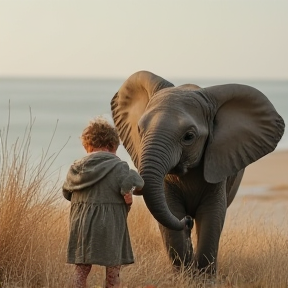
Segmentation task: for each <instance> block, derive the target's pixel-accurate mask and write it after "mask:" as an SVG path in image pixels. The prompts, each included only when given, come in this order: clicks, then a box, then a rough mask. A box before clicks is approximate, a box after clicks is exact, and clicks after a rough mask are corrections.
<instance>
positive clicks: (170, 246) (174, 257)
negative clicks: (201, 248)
mask: <svg viewBox="0 0 288 288" xmlns="http://www.w3.org/2000/svg"><path fill="white" fill-rule="evenodd" d="M184 216H185V214H184ZM184 216H183V217H184ZM183 217H182V218H183ZM180 219H181V218H180ZM159 228H160V231H161V235H162V239H163V242H164V245H165V248H166V250H167V253H168V255H169V258H170V260H171V261H172V264H173V265H174V267H176V268H177V269H180V268H181V267H183V266H184V267H190V266H191V264H192V262H193V247H192V242H191V236H190V235H191V230H190V231H188V230H186V231H184V230H182V231H175V230H170V229H168V228H166V227H164V226H163V225H161V224H159Z"/></svg>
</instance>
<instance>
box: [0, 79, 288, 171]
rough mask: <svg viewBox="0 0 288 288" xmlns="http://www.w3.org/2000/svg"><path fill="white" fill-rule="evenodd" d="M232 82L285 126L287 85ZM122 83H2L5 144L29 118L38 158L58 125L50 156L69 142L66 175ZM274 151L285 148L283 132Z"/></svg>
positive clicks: (63, 157) (62, 160)
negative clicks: (263, 99) (87, 130)
mask: <svg viewBox="0 0 288 288" xmlns="http://www.w3.org/2000/svg"><path fill="white" fill-rule="evenodd" d="M169 80H170V81H171V82H173V83H174V84H175V85H181V84H185V83H189V82H190V83H191V81H187V80H185V79H183V80H179V79H178V80H174V81H173V79H169ZM235 82H237V83H241V84H248V85H251V86H253V87H255V88H257V89H259V90H260V91H262V92H263V93H264V94H265V95H266V96H267V97H268V98H269V99H270V100H271V102H272V103H273V104H274V106H275V107H276V109H277V110H278V112H279V114H280V115H281V116H282V117H283V118H284V120H285V123H286V125H288V124H287V123H288V81H278V82H277V81H273V82H272V81H266V82H253V81H242V82H241V81H235ZM122 83H123V80H122V79H119V80H111V79H109V80H108V79H58V80H55V79H54V80H52V79H0V129H1V131H2V133H3V131H5V130H6V127H7V122H8V115H9V110H10V128H9V142H10V144H12V143H13V142H14V141H15V139H16V138H17V137H20V138H21V137H23V134H24V131H25V128H26V127H27V125H28V123H29V120H30V115H32V119H33V120H35V122H34V125H33V129H32V142H31V145H30V147H31V155H32V156H33V157H35V158H37V157H40V155H41V151H42V150H43V149H44V150H46V149H47V147H48V144H49V142H50V139H51V137H52V135H53V131H54V129H55V127H56V123H57V121H58V124H57V129H56V133H55V136H54V139H53V141H52V145H51V147H50V154H53V153H57V152H58V151H59V150H60V149H61V147H62V146H63V145H64V144H65V143H66V142H67V140H68V139H69V141H68V143H67V144H66V146H65V147H64V149H63V150H62V151H61V153H60V155H59V156H58V157H57V159H56V161H55V163H54V164H53V166H54V167H55V169H58V168H59V167H63V169H62V170H63V171H65V173H66V169H67V168H68V166H69V165H70V164H71V163H72V162H73V161H74V160H75V159H77V158H79V157H82V156H83V155H84V150H83V148H82V146H81V142H80V140H79V136H80V135H81V132H82V130H83V128H84V127H85V126H86V125H87V124H88V122H89V120H91V119H92V118H93V117H95V116H97V115H100V114H102V115H103V114H104V115H107V117H109V115H110V100H111V98H112V97H113V96H114V94H115V93H116V92H117V90H118V89H119V87H120V86H121V85H122ZM194 83H195V84H198V85H199V86H202V87H207V86H210V85H216V84H226V83H228V82H219V81H216V80H207V81H203V80H201V81H194ZM9 101H10V109H9ZM30 111H31V113H30ZM277 149H288V133H287V131H286V132H285V134H284V137H283V138H282V140H281V142H280V143H279V145H278V147H277ZM118 155H119V156H120V157H121V158H122V159H124V160H127V161H130V160H129V159H130V157H129V155H128V154H127V152H126V151H125V150H124V148H123V147H120V148H119V150H118ZM33 157H32V158H33Z"/></svg>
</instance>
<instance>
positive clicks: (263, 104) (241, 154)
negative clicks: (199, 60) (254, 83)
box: [111, 71, 285, 273]
mask: <svg viewBox="0 0 288 288" xmlns="http://www.w3.org/2000/svg"><path fill="white" fill-rule="evenodd" d="M111 109H112V115H113V119H114V122H115V125H116V127H117V129H118V132H119V134H120V138H121V140H122V141H123V144H124V146H125V148H126V149H127V151H128V153H129V154H130V156H131V158H132V160H133V162H134V164H135V166H136V167H137V169H138V171H139V173H140V175H141V176H142V178H143V180H144V182H145V185H144V187H143V189H142V190H141V191H140V193H141V194H142V195H143V198H144V200H145V203H146V205H147V207H148V209H149V210H150V212H151V213H152V215H153V216H154V217H155V219H156V220H157V221H158V222H159V224H160V230H161V233H162V236H163V240H164V243H165V246H166V248H167V251H168V253H169V256H170V257H171V260H172V261H173V263H174V265H176V266H179V265H182V264H183V265H185V266H189V267H190V266H191V265H192V264H195V265H196V266H197V267H198V269H200V270H202V269H203V270H206V271H209V272H210V273H211V272H212V273H213V272H215V271H216V262H217V252H218V245H219V238H220V234H221V231H222V227H223V224H224V220H225V214H226V210H227V207H228V206H229V205H230V204H231V202H232V200H233V199H234V197H235V195H236V193H237V190H238V187H239V185H240V182H241V179H242V176H243V173H244V169H245V167H246V166H247V165H249V164H251V163H252V162H254V161H256V160H258V159H259V158H261V157H263V156H264V155H266V154H268V153H270V152H272V151H273V150H274V149H275V147H276V146H277V144H278V142H279V141H280V139H281V137H282V135H283V133H284V126H285V125H284V121H283V119H282V118H281V116H280V115H279V114H278V113H277V111H276V110H275V108H274V107H273V105H272V104H271V102H270V101H269V100H268V99H267V97H266V96H265V95H263V94H262V93H261V92H260V91H258V90H257V89H255V88H253V87H249V86H246V85H240V84H227V85H218V86H212V87H207V88H200V87H198V86H196V85H193V84H186V85H182V86H178V87H175V86H174V85H173V84H172V83H170V82H168V81H167V80H165V79H163V78H161V77H159V76H157V75H155V74H153V73H150V72H147V71H140V72H137V73H135V74H133V75H132V76H130V77H129V78H128V79H127V80H126V81H125V82H124V84H123V85H122V86H121V87H120V89H119V91H118V92H117V93H116V95H115V96H114V97H113V99H112V101H111ZM140 193H138V194H140ZM186 215H190V216H191V217H192V218H193V221H194V222H195V224H196V232H197V240H198V243H197V250H196V251H195V252H194V251H193V248H192V244H191V241H189V243H188V244H187V239H190V238H189V237H190V233H191V229H189V227H188V229H187V226H189V225H187V221H183V219H185V216H186ZM186 219H187V217H186ZM185 223H186V225H185ZM184 227H186V229H183V228H184ZM190 228H192V225H190ZM207 267H209V269H207Z"/></svg>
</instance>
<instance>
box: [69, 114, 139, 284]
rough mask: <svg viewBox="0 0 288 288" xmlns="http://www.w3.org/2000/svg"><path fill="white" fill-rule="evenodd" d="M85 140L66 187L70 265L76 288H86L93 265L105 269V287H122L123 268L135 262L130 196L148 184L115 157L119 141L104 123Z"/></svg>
mask: <svg viewBox="0 0 288 288" xmlns="http://www.w3.org/2000/svg"><path fill="white" fill-rule="evenodd" d="M81 140H82V144H83V146H84V148H85V150H86V151H87V153H88V155H87V156H85V157H83V158H82V159H80V160H77V161H75V162H74V163H73V164H72V165H71V167H70V169H69V171H68V174H67V177H66V181H65V182H64V185H63V195H64V197H65V198H66V199H67V200H69V201H71V210H70V237H69V242H68V251H67V262H68V263H71V264H76V269H75V274H74V278H73V287H74V288H80V287H81V288H82V287H83V288H84V287H85V286H86V279H87V276H88V274H89V272H90V270H91V267H92V264H98V265H103V266H106V279H105V282H106V284H105V285H106V286H105V287H106V288H110V287H113V288H115V287H120V286H119V285H120V278H119V273H120V268H121V265H123V264H131V263H133V262H134V259H133V252H132V247H131V243H130V238H129V232H128V228H127V222H126V220H127V215H128V211H129V209H130V206H131V204H132V192H130V191H131V190H133V189H137V190H140V189H142V187H143V186H144V181H143V179H142V178H141V177H140V176H139V174H138V173H136V172H135V171H133V170H130V169H129V166H128V164H127V163H126V162H124V161H121V160H120V159H119V158H118V157H117V156H116V155H115V153H116V150H117V148H118V146H119V137H118V134H117V132H116V129H115V128H114V127H112V126H111V125H110V124H109V123H108V122H107V121H106V120H105V119H104V118H101V117H98V118H96V119H95V120H94V121H91V122H90V124H89V126H88V127H87V128H85V129H84V130H83V133H82V136H81ZM132 188H133V189H132ZM123 196H124V197H123Z"/></svg>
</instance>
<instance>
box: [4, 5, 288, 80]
mask: <svg viewBox="0 0 288 288" xmlns="http://www.w3.org/2000/svg"><path fill="white" fill-rule="evenodd" d="M287 15H288V1H287V0H285V1H279V0H270V1H265V0H262V1H256V0H239V1H237V0H229V1H222V0H211V1H207V0H201V1H200V0H199V1H194V0H187V1H184V0H130V1H128V0H102V1H97V0H94V1H90V0H79V1H75V0H66V1H65V0H35V1H32V0H6V1H3V0H0V77H10V76H12V77H22V76H24V77H89V78H94V77H109V78H115V77H117V78H119V77H121V78H122V77H123V78H126V77H128V76H130V75H131V74H132V73H134V72H136V71H138V70H148V71H151V72H153V73H155V74H158V75H161V76H162V77H164V78H165V77H174V78H176V77H179V78H191V77H194V78H197V79H199V78H210V79H211V78H218V79H222V78H231V79H235V78H241V79H272V80H276V79H281V80H288V52H287V51H288V32H287V31H288V17H287Z"/></svg>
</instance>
